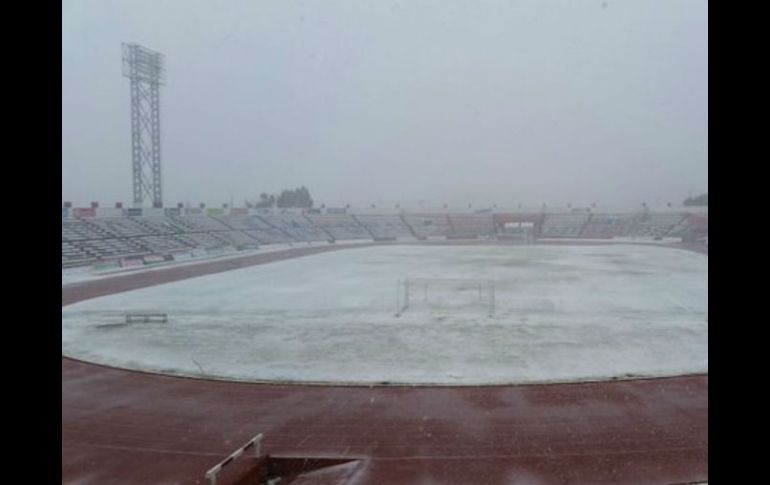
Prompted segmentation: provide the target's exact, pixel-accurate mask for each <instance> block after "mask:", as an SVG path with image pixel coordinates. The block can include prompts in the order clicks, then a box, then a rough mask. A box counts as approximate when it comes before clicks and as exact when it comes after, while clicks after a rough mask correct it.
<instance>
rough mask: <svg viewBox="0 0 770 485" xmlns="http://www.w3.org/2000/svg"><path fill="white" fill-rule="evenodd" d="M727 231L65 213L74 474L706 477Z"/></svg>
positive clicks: (415, 215)
mask: <svg viewBox="0 0 770 485" xmlns="http://www.w3.org/2000/svg"><path fill="white" fill-rule="evenodd" d="M65 205H69V204H65ZM707 238H708V216H707V213H705V212H703V211H693V210H689V211H685V210H682V209H680V210H673V209H668V210H663V209H661V210H659V211H654V210H650V211H647V210H645V211H637V212H614V213H602V212H599V211H597V210H596V209H595V208H589V209H585V210H570V211H564V212H548V211H543V210H540V211H529V212H527V211H504V210H498V209H494V210H489V211H481V212H475V211H471V210H467V209H466V210H464V211H463V210H459V209H456V210H451V209H436V210H433V211H430V212H427V211H423V212H412V211H409V210H408V209H397V210H395V209H394V210H393V211H384V210H379V211H375V210H374V209H367V210H363V209H362V210H358V211H356V210H351V209H325V210H313V211H299V210H296V211H286V210H262V209H248V208H228V207H223V208H205V207H199V208H195V209H190V208H185V207H176V208H165V209H164V208H150V209H147V208H145V209H139V208H131V209H123V208H120V207H118V208H100V207H99V206H98V204H93V205H92V207H87V208H77V207H75V208H73V207H66V206H65V207H64V208H63V209H62V354H63V358H62V421H63V423H62V426H63V441H62V461H63V463H62V471H63V479H64V481H65V482H67V483H123V482H121V481H120V480H126V481H128V482H131V483H204V482H205V481H206V480H209V481H211V480H213V481H212V482H211V483H218V484H220V485H221V484H224V483H340V484H342V483H480V482H483V483H650V484H652V483H656V484H661V483H670V484H675V483H698V482H702V481H705V480H707V476H708V475H707V452H708V428H707V415H708V396H707V393H708V354H707V345H708V303H707V298H708V288H707V284H708V240H707ZM249 444H250V446H246V449H245V450H242V449H241V448H239V447H240V446H241V445H249ZM252 449H256V450H257V453H252V452H251V451H252ZM231 454H232V456H236V457H237V459H232V460H230V459H228V456H230V455H231ZM241 455H242V456H241ZM223 460H224V461H223ZM220 463H225V464H226V465H227V466H226V467H225V466H220V465H219V464H220ZM212 467H213V468H212ZM217 467H220V468H217ZM211 470H214V472H215V473H213V474H212V473H210V471H211ZM207 472H209V473H208V474H207ZM479 477H483V479H480V478H479ZM117 478H120V480H118V479H117Z"/></svg>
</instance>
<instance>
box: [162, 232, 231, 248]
mask: <svg viewBox="0 0 770 485" xmlns="http://www.w3.org/2000/svg"><path fill="white" fill-rule="evenodd" d="M215 234H216V233H208V232H188V233H185V234H179V235H177V236H176V237H177V238H178V239H179V240H180V241H183V242H184V243H186V244H188V245H189V246H191V247H198V248H204V249H214V248H223V247H226V246H231V245H232V244H231V243H230V242H229V241H227V240H226V239H222V238H220V237H217V236H215Z"/></svg>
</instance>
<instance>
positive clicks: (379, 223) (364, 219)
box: [354, 214, 412, 239]
mask: <svg viewBox="0 0 770 485" xmlns="http://www.w3.org/2000/svg"><path fill="white" fill-rule="evenodd" d="M354 217H355V218H356V219H357V220H358V222H359V223H360V224H361V225H363V226H364V227H365V228H366V229H367V230H368V231H369V233H370V234H371V235H372V236H374V239H399V238H408V237H412V232H411V231H410V230H409V227H407V225H406V224H404V221H403V220H402V219H401V216H399V215H398V214H361V215H356V216H354Z"/></svg>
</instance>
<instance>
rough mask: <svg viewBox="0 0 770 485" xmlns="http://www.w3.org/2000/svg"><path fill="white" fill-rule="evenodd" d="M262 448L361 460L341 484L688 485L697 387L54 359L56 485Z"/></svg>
mask: <svg viewBox="0 0 770 485" xmlns="http://www.w3.org/2000/svg"><path fill="white" fill-rule="evenodd" d="M336 249H337V248H334V247H315V248H302V249H293V250H290V251H288V252H282V253H266V254H260V255H253V256H246V257H244V258H239V259H231V260H222V261H211V262H207V263H202V264H199V265H194V266H183V267H171V268H168V269H164V270H158V271H154V272H150V273H139V274H127V275H123V276H116V277H112V278H109V279H101V280H98V281H88V282H83V283H76V284H71V285H67V286H63V287H62V305H67V304H70V303H74V302H77V301H80V300H84V299H87V298H93V297H96V296H101V295H106V294H111V293H116V292H120V291H126V290H129V289H133V288H140V287H145V286H150V285H154V284H160V283H164V282H169V281H176V280H180V279H184V278H190V277H195V276H200V275H203V274H209V273H214V272H221V271H229V270H232V269H236V268H239V267H245V266H250V265H254V264H261V263H265V262H269V261H275V260H278V259H286V258H289V257H298V256H303V255H307V254H313V253H317V252H323V251H330V250H336ZM705 252H706V254H708V252H707V248H706V251H705ZM260 432H261V433H264V435H265V440H264V442H263V451H265V452H266V453H269V454H270V455H272V456H285V457H329V458H342V457H346V458H352V459H360V460H361V462H360V464H359V466H358V467H357V471H356V474H355V475H354V478H353V480H352V481H351V483H366V484H542V485H546V484H580V485H586V484H597V485H599V484H658V485H660V484H683V483H694V482H701V481H706V480H707V478H708V375H701V376H690V377H676V378H663V379H650V380H638V381H618V382H604V383H584V384H560V385H525V386H505V387H461V388H451V387H444V388H441V387H432V388H419V387H415V388H408V387H400V388H383V387H375V388H366V387H363V388H361V387H358V388H356V387H316V386H280V385H259V384H239V383H227V382H217V381H205V380H196V379H187V378H179V377H168V376H161V375H153V374H145V373H140V372H133V371H124V370H118V369H113V368H108V367H102V366H97V365H93V364H87V363H83V362H79V361H76V360H72V359H68V358H64V357H63V358H62V483H66V484H73V485H74V484H77V485H86V484H96V485H110V484H116V485H117V484H120V485H123V484H203V483H206V482H205V481H204V478H203V474H204V472H205V471H206V470H207V469H208V468H210V467H211V466H213V465H214V464H216V463H217V462H219V461H220V460H221V459H223V458H224V457H226V456H227V455H228V454H229V453H230V452H232V451H233V450H234V449H235V448H237V447H239V446H240V445H242V444H243V443H244V442H246V441H247V440H248V439H250V438H251V437H252V436H254V435H255V434H256V433H260ZM226 479H227V475H226V474H223V476H222V481H221V482H220V483H222V484H226V483H227V481H226ZM303 483H304V482H303ZM325 483H327V482H325ZM329 483H331V482H329Z"/></svg>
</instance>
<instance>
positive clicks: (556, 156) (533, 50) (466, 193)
mask: <svg viewBox="0 0 770 485" xmlns="http://www.w3.org/2000/svg"><path fill="white" fill-rule="evenodd" d="M707 5H708V4H707V3H706V2H705V1H701V0H692V1H686V0H672V1H665V0H659V1H628V2H620V1H617V0H607V1H605V2H603V1H602V0H598V1H580V0H560V1H556V0H547V1H537V0H532V1H515V0H507V1H467V2H466V1H457V0H451V1H447V0H438V1H427V0H422V1H421V0H409V1H406V0H403V1H398V2H395V1H394V2H391V1H371V2H370V1H364V2H362V1H357V0H345V1H342V0H324V1H321V0H317V1H310V0H307V1H285V0H281V1H278V0H275V1H267V0H265V1H235V0H228V1H225V2H217V1H202V0H175V1H158V0H142V1H140V0H130V1H128V0H126V1H113V0H109V1H107V0H65V1H64V3H63V7H62V12H63V24H62V199H63V200H70V201H72V202H74V203H75V204H76V205H84V204H87V203H88V202H90V201H92V200H98V201H100V202H101V203H102V205H103V206H111V205H112V204H113V203H114V202H116V201H123V202H124V203H125V204H126V205H129V204H130V203H131V193H132V192H131V137H130V109H129V81H128V79H126V78H124V77H122V75H121V49H120V48H121V42H135V43H139V44H142V45H144V46H146V47H148V48H150V49H153V50H157V51H160V52H162V53H164V54H165V56H166V68H167V80H168V83H167V85H166V86H164V87H163V88H162V90H161V120H162V138H163V145H162V147H163V154H162V158H163V167H164V168H163V176H164V187H163V188H164V202H165V203H166V205H167V206H171V205H175V204H176V203H177V202H190V203H193V204H197V203H198V202H207V203H209V204H211V205H220V204H222V203H229V202H230V200H231V199H232V200H233V201H234V202H235V203H236V205H241V203H242V202H243V200H244V199H245V198H255V197H256V196H257V195H258V194H259V193H260V192H277V191H280V190H281V189H282V188H287V187H295V186H300V185H305V186H307V187H308V188H309V189H310V191H311V194H312V195H313V196H314V199H315V201H316V202H317V203H318V204H321V203H325V204H327V205H329V206H339V205H344V204H345V203H350V204H352V205H368V204H371V203H375V204H380V205H391V204H395V203H401V204H416V203H417V202H418V201H420V200H423V201H425V203H426V204H442V203H450V204H467V203H473V204H474V205H476V206H481V205H485V204H493V203H494V204H498V205H509V206H510V205H513V204H519V203H523V204H525V205H540V204H542V203H544V202H545V203H548V204H549V205H559V204H566V203H568V202H571V203H572V204H573V205H588V204H591V203H596V204H597V205H598V206H602V205H616V206H617V205H628V206H638V205H640V204H641V202H647V203H648V204H665V203H666V202H673V203H675V204H678V203H681V201H682V200H683V199H684V198H685V197H686V196H688V195H696V194H698V193H700V192H704V191H706V190H707V185H708V145H707V135H708V128H707V124H708V118H707V109H708V105H707V90H708V83H707V70H708V60H707V54H708V53H707V34H708V30H707V20H708V12H707V9H708V6H707Z"/></svg>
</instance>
